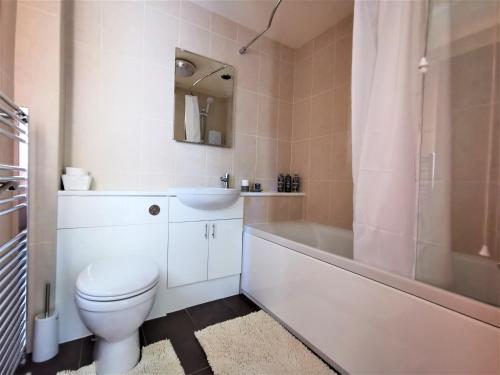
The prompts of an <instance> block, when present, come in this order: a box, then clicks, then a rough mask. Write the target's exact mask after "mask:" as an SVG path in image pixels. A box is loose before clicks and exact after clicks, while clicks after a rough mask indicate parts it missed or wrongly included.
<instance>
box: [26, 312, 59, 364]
mask: <svg viewBox="0 0 500 375" xmlns="http://www.w3.org/2000/svg"><path fill="white" fill-rule="evenodd" d="M58 352H59V316H58V314H57V312H56V311H51V312H50V314H48V315H47V314H45V313H41V314H38V315H36V316H35V330H34V333H33V354H32V359H33V362H45V361H47V360H49V359H51V358H53V357H55V356H56V355H57V353H58Z"/></svg>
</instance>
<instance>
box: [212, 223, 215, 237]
mask: <svg viewBox="0 0 500 375" xmlns="http://www.w3.org/2000/svg"><path fill="white" fill-rule="evenodd" d="M212 238H215V224H212Z"/></svg>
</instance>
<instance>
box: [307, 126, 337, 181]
mask: <svg viewBox="0 0 500 375" xmlns="http://www.w3.org/2000/svg"><path fill="white" fill-rule="evenodd" d="M310 142H311V146H310V147H311V173H310V175H309V179H310V180H311V181H314V180H330V179H331V178H332V156H331V155H332V151H333V150H332V138H331V137H330V136H328V135H327V136H324V137H320V138H314V139H311V141H310Z"/></svg>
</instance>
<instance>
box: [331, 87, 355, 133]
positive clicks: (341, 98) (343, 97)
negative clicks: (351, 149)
mask: <svg viewBox="0 0 500 375" xmlns="http://www.w3.org/2000/svg"><path fill="white" fill-rule="evenodd" d="M350 103H351V88H350V86H349V85H344V86H338V87H337V88H336V89H335V91H334V93H333V131H334V132H342V131H348V130H349V129H350V127H351V104H350Z"/></svg>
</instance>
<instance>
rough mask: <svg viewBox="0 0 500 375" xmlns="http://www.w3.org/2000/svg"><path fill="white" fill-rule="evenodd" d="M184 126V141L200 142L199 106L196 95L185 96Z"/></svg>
mask: <svg viewBox="0 0 500 375" xmlns="http://www.w3.org/2000/svg"><path fill="white" fill-rule="evenodd" d="M185 98H186V99H185V112H184V126H185V128H186V141H188V142H198V143H199V142H201V128H200V108H199V106H198V97H197V96H193V95H186V96H185Z"/></svg>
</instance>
